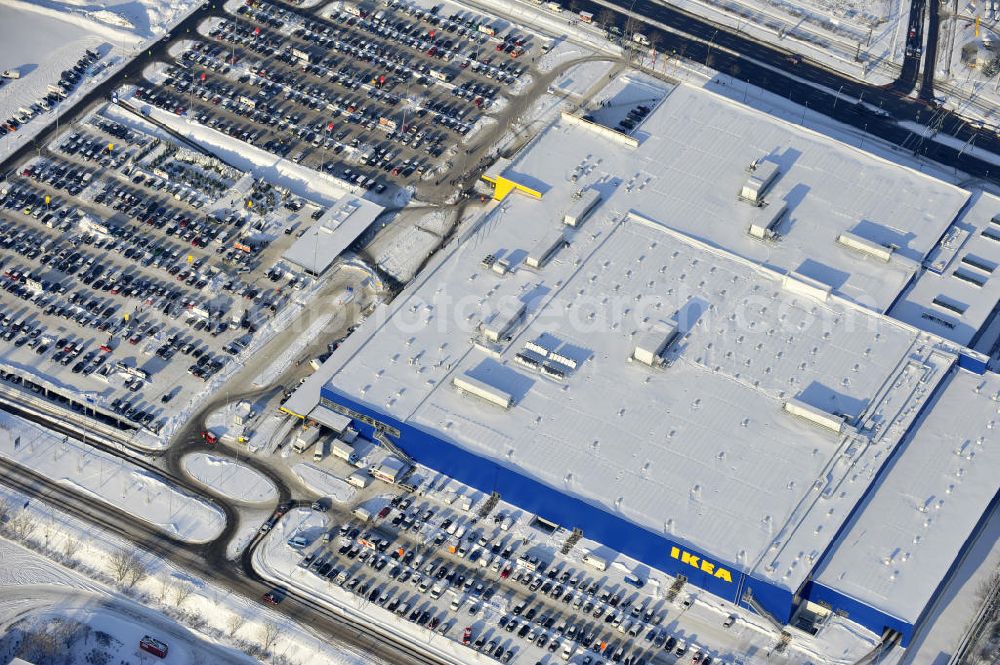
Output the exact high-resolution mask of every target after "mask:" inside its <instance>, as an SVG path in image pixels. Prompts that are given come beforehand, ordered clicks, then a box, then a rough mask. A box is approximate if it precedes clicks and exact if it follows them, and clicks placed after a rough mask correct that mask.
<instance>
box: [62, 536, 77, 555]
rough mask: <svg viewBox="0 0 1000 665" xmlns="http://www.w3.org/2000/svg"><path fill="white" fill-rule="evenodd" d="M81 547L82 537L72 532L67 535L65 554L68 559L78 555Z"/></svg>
mask: <svg viewBox="0 0 1000 665" xmlns="http://www.w3.org/2000/svg"><path fill="white" fill-rule="evenodd" d="M79 549H80V539H79V538H77V537H76V536H74V535H72V534H70V535H68V536H66V540H65V541H63V555H65V557H66V558H67V559H72V558H73V557H75V556H76V553H77V552H78V551H79Z"/></svg>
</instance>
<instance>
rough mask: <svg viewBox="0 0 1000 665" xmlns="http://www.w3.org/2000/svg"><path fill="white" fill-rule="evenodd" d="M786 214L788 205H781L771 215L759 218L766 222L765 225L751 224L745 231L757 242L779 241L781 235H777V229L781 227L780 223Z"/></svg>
mask: <svg viewBox="0 0 1000 665" xmlns="http://www.w3.org/2000/svg"><path fill="white" fill-rule="evenodd" d="M787 212H788V205H787V204H785V203H782V204H781V206H779V207H778V208H777V209H776V210H775V211H774V212H773V213H770V214H767V215H765V216H763V217H762V218H761V221H766V224H763V225H761V224H757V223H751V224H750V227H749V228H748V229H747V233H748V234H749V235H750V236H752V237H754V238H757V239H758V240H768V241H771V242H775V241H778V240H781V234H779V233H778V227H779V226H780V225H781V221H782V220H783V219H785V214H786V213H787Z"/></svg>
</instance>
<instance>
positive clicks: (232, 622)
mask: <svg viewBox="0 0 1000 665" xmlns="http://www.w3.org/2000/svg"><path fill="white" fill-rule="evenodd" d="M246 622H247V618H246V617H245V616H243V615H242V614H233V615H232V616H230V617H229V621H227V622H226V628H227V629H228V633H229V637H232V636H233V635H235V634H236V633H237V632H239V630H240V628H242V627H243V624H245V623H246Z"/></svg>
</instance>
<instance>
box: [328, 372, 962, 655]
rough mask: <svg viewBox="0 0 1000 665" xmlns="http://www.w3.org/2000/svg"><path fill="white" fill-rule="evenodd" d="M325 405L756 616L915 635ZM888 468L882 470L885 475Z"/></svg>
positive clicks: (334, 404) (435, 443)
mask: <svg viewBox="0 0 1000 665" xmlns="http://www.w3.org/2000/svg"><path fill="white" fill-rule="evenodd" d="M944 383H946V381H945V382H944ZM320 400H321V404H324V405H325V406H327V407H330V408H334V409H335V410H337V411H340V412H341V413H345V414H346V415H348V416H350V417H351V418H352V420H353V421H354V424H355V427H357V428H358V430H359V432H360V433H361V434H363V435H365V436H367V437H368V438H374V436H373V435H374V430H375V428H376V427H379V428H380V429H382V431H383V436H386V435H390V438H392V439H394V440H395V441H394V442H395V443H396V444H397V445H398V446H399V447H400V448H402V449H403V450H404V451H405V452H406V453H407V454H408V455H409V456H410V457H412V458H413V459H414V460H415V461H416V462H418V463H419V464H422V465H424V466H426V467H428V468H431V469H434V470H436V471H438V472H440V473H441V474H443V475H446V476H448V477H450V478H454V479H455V480H457V481H459V482H461V483H464V484H466V485H468V486H470V487H473V488H475V489H477V490H479V491H481V492H484V493H492V492H497V493H498V494H499V495H500V496H501V497H502V498H503V500H504V501H507V502H508V503H511V504H513V505H515V506H518V507H520V508H522V509H523V510H525V511H528V512H530V513H534V514H535V515H537V516H539V517H541V518H542V519H545V520H548V521H550V522H553V523H555V524H558V525H560V526H563V527H566V528H569V529H573V528H579V529H580V530H581V531H583V533H584V534H585V535H586V537H587V538H590V539H592V540H595V541H597V542H600V543H604V544H606V545H608V546H609V547H611V548H613V549H614V550H616V551H618V552H621V553H622V554H624V555H626V556H629V557H631V558H633V559H635V560H637V561H639V562H641V563H644V564H646V565H648V566H650V567H651V568H654V569H657V570H661V571H663V572H666V573H668V574H670V575H672V576H678V575H683V576H685V577H686V578H687V579H688V581H689V582H690V583H691V584H694V585H695V586H697V587H699V588H701V589H704V590H706V591H708V592H710V593H712V594H714V595H716V596H719V597H720V598H723V599H725V600H728V601H730V602H734V603H737V604H739V605H740V606H742V607H746V608H748V609H753V608H752V607H751V606H750V605H749V603H747V602H746V599H745V594H746V593H747V592H748V591H749V592H750V593H751V594H752V595H753V597H754V599H755V600H756V602H757V604H758V605H759V606H760V607H761V608H762V609H764V610H765V611H767V612H768V613H769V614H771V616H772V617H774V618H775V619H776V620H777V621H779V622H781V623H788V622H789V621H790V620H791V618H792V615H793V613H794V610H795V607H796V603H797V599H798V598H807V599H809V600H811V601H812V602H814V603H826V604H828V605H829V606H830V607H832V608H833V609H835V610H839V611H841V612H842V613H844V614H846V615H848V618H849V619H850V620H851V621H854V622H855V623H858V624H860V625H862V626H864V627H866V628H868V629H869V630H871V631H873V632H874V633H876V634H882V633H883V632H884V630H885V629H887V628H889V629H892V630H896V631H898V632H900V633H901V634H902V636H903V645H904V646H905V645H906V643H907V642H908V641H909V639H910V638H911V636H912V633H913V625H911V624H910V623H907V622H906V621H903V620H901V619H899V618H897V617H893V616H890V615H888V614H886V613H885V612H884V611H882V610H879V609H877V608H875V607H872V606H870V605H867V604H865V603H862V602H860V601H857V600H855V599H853V598H851V597H849V596H847V595H845V594H843V593H840V592H838V591H837V590H835V589H831V588H829V587H826V586H824V585H821V584H818V583H816V582H813V581H808V582H806V583H805V585H804V586H803V588H802V589H800V590H799V593H798V594H794V593H793V592H791V591H790V590H788V589H785V588H782V587H780V586H778V585H776V584H774V583H773V582H771V581H768V580H763V579H759V578H757V577H755V576H753V575H748V574H745V573H743V572H741V570H740V568H739V567H738V566H735V565H732V564H730V563H728V562H725V561H720V560H717V559H713V558H711V557H706V556H705V555H704V554H703V553H701V552H699V551H697V550H695V549H693V548H691V547H690V546H688V545H686V544H685V543H684V542H683V541H681V540H679V539H673V538H669V537H667V536H665V535H663V534H659V533H654V532H652V531H649V530H648V529H645V528H643V527H641V526H639V525H637V524H635V523H633V522H631V521H629V520H627V519H625V518H623V517H621V516H619V515H615V514H614V513H611V512H609V511H607V510H605V509H603V508H600V507H598V506H595V505H593V504H590V503H588V502H586V501H583V500H581V499H578V498H575V497H572V496H569V495H568V494H565V493H563V492H561V491H559V490H557V489H555V488H553V487H550V486H548V485H546V484H544V483H541V482H539V481H537V480H535V479H533V478H530V477H528V476H526V475H524V474H522V473H519V472H518V471H516V470H513V469H510V468H508V467H506V466H504V465H502V464H499V463H497V462H496V461H494V460H492V459H489V458H487V457H483V456H480V455H477V454H475V453H472V452H470V451H468V450H466V449H464V448H462V447H461V446H458V445H455V444H453V443H451V442H449V441H447V440H444V439H442V438H440V437H437V436H435V435H434V434H432V433H429V432H426V431H424V430H422V429H419V428H416V427H414V426H412V425H410V424H408V423H405V422H400V421H398V420H396V419H395V418H392V417H390V416H386V415H385V414H383V413H380V412H378V411H376V410H373V409H371V408H369V407H367V406H365V405H364V404H361V403H359V402H357V401H355V400H353V399H351V398H350V397H347V396H345V395H342V394H340V393H338V392H336V391H335V390H334V389H332V388H331V387H330V386H324V387H323V388H322V389H321V391H320ZM930 401H933V400H929V402H930ZM925 406H926V405H925ZM396 432H398V433H399V436H398V437H397V436H395V434H396ZM886 466H889V465H886ZM885 468H886V467H883V471H884V470H885ZM875 485H877V483H873V487H874V486H875ZM869 491H871V490H869ZM866 498H868V497H866ZM865 503H867V501H864V500H862V501H859V503H858V505H857V506H855V510H858V509H860V508H861V507H862V506H863V505H864V504H865ZM849 522H850V519H848V520H847V521H845V526H846V525H847V524H848V523H849ZM842 528H844V527H842ZM839 535H840V533H838V536H839ZM836 541H837V538H834V540H833V542H832V543H831V549H832V547H833V543H835V542H836ZM827 554H829V550H828V551H827Z"/></svg>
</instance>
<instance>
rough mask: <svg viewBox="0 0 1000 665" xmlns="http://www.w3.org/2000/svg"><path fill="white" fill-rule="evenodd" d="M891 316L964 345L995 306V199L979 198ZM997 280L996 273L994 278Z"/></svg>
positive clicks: (998, 236)
mask: <svg viewBox="0 0 1000 665" xmlns="http://www.w3.org/2000/svg"><path fill="white" fill-rule="evenodd" d="M926 266H927V270H926V271H925V272H924V273H922V274H921V275H920V277H919V278H918V279H917V280H916V281H915V282H914V284H913V287H912V288H911V289H909V290H908V291H907V293H906V295H905V296H904V297H903V298H901V299H900V300H899V302H898V303H896V304H895V305H894V306H893V308H892V310H891V312H890V313H891V314H892V316H894V317H896V318H899V319H901V320H903V321H906V322H908V323H910V324H912V325H914V326H916V327H918V328H922V329H924V330H928V331H930V332H933V333H935V334H937V335H940V336H942V337H946V338H948V339H951V340H954V341H956V342H958V343H959V344H966V345H967V344H970V342H971V341H972V339H973V338H974V337H975V335H976V333H977V332H978V331H979V330H980V328H982V327H983V325H984V324H986V322H987V320H988V319H989V317H990V315H991V314H992V313H993V310H994V309H995V308H996V306H997V303H998V301H1000V277H997V276H995V275H994V273H996V271H997V269H998V268H1000V198H998V197H996V196H993V195H992V194H988V193H985V192H980V193H978V194H977V198H976V199H975V201H974V202H972V204H971V205H970V206H969V207H968V209H967V210H966V212H965V214H963V215H962V217H961V218H960V219H959V220H958V221H956V222H955V223H954V224H953V225H952V226H951V227H950V228H949V229H948V230H947V232H946V233H945V234H944V236H943V237H942V238H941V241H940V242H939V243H938V244H937V246H936V247H934V249H933V250H932V251H931V253H930V254H929V255H928V256H927V261H926ZM997 274H998V275H1000V273H997Z"/></svg>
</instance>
